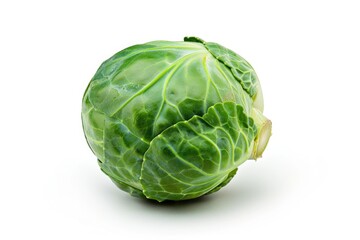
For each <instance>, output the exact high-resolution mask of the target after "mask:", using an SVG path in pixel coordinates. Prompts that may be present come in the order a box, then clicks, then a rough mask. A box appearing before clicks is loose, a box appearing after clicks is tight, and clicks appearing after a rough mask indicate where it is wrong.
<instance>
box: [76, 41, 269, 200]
mask: <svg viewBox="0 0 360 240" xmlns="http://www.w3.org/2000/svg"><path fill="white" fill-rule="evenodd" d="M262 112H263V97H262V91H261V87H260V83H259V81H258V78H257V76H256V73H255V71H254V69H253V68H252V67H251V65H250V64H249V63H248V62H247V61H246V60H245V59H243V58H242V57H240V56H239V55H237V54H236V53H234V52H233V51H231V50H229V49H227V48H225V47H223V46H221V45H219V44H216V43H208V42H205V41H203V40H201V39H199V38H196V37H186V38H185V39H184V41H183V42H170V41H154V42H149V43H145V44H140V45H135V46H132V47H129V48H127V49H124V50H122V51H120V52H118V53H117V54H115V55H114V56H112V57H111V58H110V59H108V60H106V61H105V62H104V63H103V64H102V65H101V66H100V68H99V69H98V71H97V72H96V74H95V76H94V77H93V79H92V80H91V82H90V84H89V85H88V87H87V89H86V91H85V94H84V97H83V105H82V115H81V116H82V123H83V129H84V133H85V136H86V139H87V142H88V144H89V146H90V148H91V149H92V151H93V152H94V154H95V155H96V157H97V158H98V162H99V165H100V168H101V170H102V171H103V172H104V173H105V174H107V175H108V176H109V177H110V178H111V180H112V181H113V182H114V183H115V184H116V185H117V186H118V187H119V188H121V189H122V190H124V191H127V192H129V193H130V194H131V195H133V196H138V197H144V196H145V197H146V198H149V199H155V200H157V201H164V200H185V199H192V198H197V197H199V196H202V195H204V194H209V193H212V192H215V191H217V190H219V189H220V188H221V187H223V186H225V185H226V184H227V183H228V182H229V181H230V180H231V179H232V177H233V176H234V175H235V173H236V170H237V167H238V166H239V165H240V164H242V163H243V162H245V161H246V160H247V159H256V158H258V157H259V156H261V154H262V152H263V151H264V150H265V147H266V145H267V142H268V139H269V137H270V135H271V122H270V121H269V120H268V119H267V118H265V117H264V116H263V114H262Z"/></svg>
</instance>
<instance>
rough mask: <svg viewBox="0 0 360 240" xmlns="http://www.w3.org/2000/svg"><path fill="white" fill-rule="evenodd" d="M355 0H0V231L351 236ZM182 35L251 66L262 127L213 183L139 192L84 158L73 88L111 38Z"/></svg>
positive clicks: (355, 194)
mask: <svg viewBox="0 0 360 240" xmlns="http://www.w3.org/2000/svg"><path fill="white" fill-rule="evenodd" d="M235 2H236V3H237V4H235ZM356 2H357V1H346V0H342V1H232V2H230V1H225V0H223V1H203V2H201V1H194V0H193V1H185V0H184V1H176V2H174V1H97V2H95V1H36V0H35V1H3V2H1V3H0V25H1V37H0V43H1V44H0V66H1V78H0V81H1V88H0V91H1V94H0V104H1V118H0V123H1V124H0V128H1V133H0V134H1V138H0V139H1V140H0V141H1V145H0V146H1V170H0V190H1V198H0V221H1V225H0V226H1V231H0V239H92V238H93V239H225V238H226V237H232V238H237V237H238V239H328V238H330V237H331V238H334V239H359V238H360V233H359V222H360V219H359V216H360V207H359V202H360V197H359V182H360V175H359V172H360V157H359V154H358V149H359V137H358V136H359V133H360V131H359V121H360V118H359V114H358V112H359V107H358V103H359V102H360V99H359V95H360V94H359V91H360V90H359V89H360V88H359V82H360V68H359V66H360V65H359V63H360V60H359V59H360V58H359V56H360V47H359V43H360V32H359V22H360V17H359V16H360V15H359V12H358V9H359V8H358V7H357V6H356V4H355V3H356ZM186 35H196V36H199V37H201V38H203V39H205V40H207V41H213V42H218V43H220V44H222V45H224V46H226V47H228V48H230V49H232V50H234V51H235V52H238V53H239V54H240V55H242V56H243V57H245V58H246V59H247V60H248V61H249V62H250V63H251V64H252V65H253V66H254V68H255V69H256V71H257V73H258V75H259V78H260V80H261V83H262V86H263V91H264V97H265V114H266V115H267V116H268V117H269V118H270V119H271V120H272V122H273V136H272V138H271V140H270V143H269V145H268V148H267V149H266V151H265V153H264V155H263V158H262V159H259V160H258V161H257V162H254V161H248V162H246V163H245V164H244V165H242V166H241V167H240V169H239V172H238V174H237V176H236V177H235V178H234V179H233V181H232V182H231V183H230V184H229V185H228V186H227V187H226V188H224V189H223V190H221V191H219V192H218V193H216V194H213V195H211V196H208V197H206V198H203V199H200V200H198V201H195V202H185V203H178V204H154V203H147V202H144V201H141V200H139V199H136V198H133V197H130V196H129V195H127V194H126V193H124V192H122V191H120V190H118V189H117V188H116V187H115V185H113V184H112V183H111V182H110V180H109V179H108V178H107V177H106V176H105V175H104V174H103V173H102V172H101V171H100V169H99V168H98V166H97V163H96V159H95V157H94V156H93V155H92V153H91V151H90V149H89V148H88V146H87V144H86V142H85V139H84V137H83V133H82V129H81V121H80V111H81V98H82V94H83V92H84V90H85V88H86V86H87V84H88V82H89V80H90V79H91V77H92V76H93V74H94V73H95V71H96V69H97V68H98V66H99V65H100V63H101V62H102V61H103V60H105V59H107V58H108V57H110V56H111V55H113V54H114V53H115V52H117V51H119V50H121V49H123V48H125V47H128V46H129V45H133V44H137V43H143V42H147V41H151V40H157V39H164V40H174V41H175V40H179V41H180V40H182V38H183V37H184V36H186Z"/></svg>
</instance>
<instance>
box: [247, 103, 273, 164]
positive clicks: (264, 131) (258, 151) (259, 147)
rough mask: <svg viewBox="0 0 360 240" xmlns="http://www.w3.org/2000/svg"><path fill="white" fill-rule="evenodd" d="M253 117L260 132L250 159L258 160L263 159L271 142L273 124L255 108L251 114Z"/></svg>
mask: <svg viewBox="0 0 360 240" xmlns="http://www.w3.org/2000/svg"><path fill="white" fill-rule="evenodd" d="M251 117H252V118H253V119H254V122H255V125H256V128H257V130H258V132H257V135H256V137H255V140H254V146H253V150H252V153H251V156H250V159H254V160H256V159H257V158H260V157H262V153H263V152H264V150H265V148H266V146H267V144H268V142H269V139H270V137H271V128H272V123H271V121H270V120H269V119H267V118H266V117H265V116H264V115H263V114H262V112H260V111H259V110H257V109H255V108H253V110H252V112H251Z"/></svg>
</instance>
